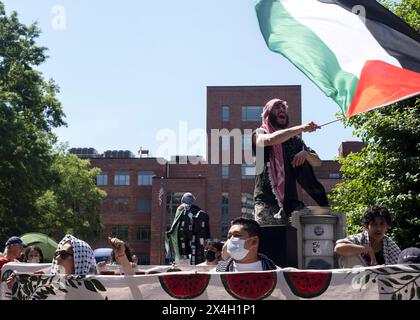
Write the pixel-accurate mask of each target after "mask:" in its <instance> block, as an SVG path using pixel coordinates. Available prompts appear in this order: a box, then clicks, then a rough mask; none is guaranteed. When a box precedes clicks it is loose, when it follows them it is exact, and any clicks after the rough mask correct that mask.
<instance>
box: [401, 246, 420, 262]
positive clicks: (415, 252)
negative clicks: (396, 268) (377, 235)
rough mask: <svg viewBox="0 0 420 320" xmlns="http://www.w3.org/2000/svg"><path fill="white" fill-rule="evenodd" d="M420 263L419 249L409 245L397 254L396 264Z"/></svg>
mask: <svg viewBox="0 0 420 320" xmlns="http://www.w3.org/2000/svg"><path fill="white" fill-rule="evenodd" d="M407 263H420V249H419V248H416V247H411V248H407V249H404V250H403V251H401V253H400V254H399V255H398V264H407Z"/></svg>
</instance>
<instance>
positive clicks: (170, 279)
mask: <svg viewBox="0 0 420 320" xmlns="http://www.w3.org/2000/svg"><path fill="white" fill-rule="evenodd" d="M209 280H210V275H209V274H199V273H194V274H172V275H165V276H160V277H159V281H160V284H161V285H162V288H163V290H165V291H166V293H167V294H169V295H170V296H171V297H173V298H176V299H193V298H195V297H198V296H199V295H201V294H202V293H203V292H204V290H206V288H207V285H208V284H209Z"/></svg>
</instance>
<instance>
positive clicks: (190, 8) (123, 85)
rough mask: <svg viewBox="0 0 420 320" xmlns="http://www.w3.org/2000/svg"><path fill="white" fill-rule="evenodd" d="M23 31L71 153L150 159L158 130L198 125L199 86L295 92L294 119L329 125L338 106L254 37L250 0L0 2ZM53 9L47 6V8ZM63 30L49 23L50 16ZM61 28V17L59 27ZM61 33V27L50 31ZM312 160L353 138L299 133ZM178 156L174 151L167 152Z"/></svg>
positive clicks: (338, 131) (338, 132)
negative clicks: (40, 55)
mask: <svg viewBox="0 0 420 320" xmlns="http://www.w3.org/2000/svg"><path fill="white" fill-rule="evenodd" d="M1 1H2V2H3V3H4V4H5V6H6V11H7V12H8V13H10V12H11V11H12V10H16V11H17V12H18V14H19V17H20V20H21V21H22V22H24V23H26V24H28V23H31V22H34V21H38V23H39V27H40V28H41V30H42V34H41V37H40V39H39V42H38V43H39V44H40V45H43V46H46V47H48V48H49V50H48V55H49V56H50V58H49V59H48V61H47V62H46V63H45V64H43V65H42V66H41V71H42V72H43V73H44V76H45V78H53V79H54V80H55V81H56V82H57V83H58V84H59V86H60V88H61V92H60V93H59V95H58V98H59V99H60V101H61V102H62V106H63V110H64V112H65V114H66V116H67V117H66V121H67V123H68V126H67V127H63V128H59V129H57V130H55V132H56V133H57V135H58V137H59V140H60V141H61V142H68V143H69V146H70V147H94V148H95V149H97V150H98V151H99V152H104V151H106V150H114V149H115V150H131V151H132V152H134V153H136V151H137V150H138V149H139V147H140V146H143V147H144V148H147V149H150V151H151V154H152V155H153V156H159V155H160V154H157V153H156V151H157V150H158V147H159V145H161V143H162V142H159V141H157V139H156V135H157V133H158V131H159V130H160V129H165V128H166V129H169V130H172V131H174V133H176V134H177V133H178V131H179V129H178V128H179V122H180V121H187V123H188V129H189V130H192V129H197V128H201V129H203V130H205V127H206V86H231V85H235V86H236V85H296V84H300V85H302V103H303V104H302V120H303V122H308V121H311V120H313V121H315V122H317V123H318V124H322V123H325V122H328V121H331V120H334V119H335V113H336V112H337V111H338V110H339V108H338V106H337V105H336V104H335V103H334V102H333V101H332V100H331V99H329V98H327V97H326V96H325V95H324V94H323V93H322V92H321V91H320V90H319V89H318V88H317V87H316V86H315V85H314V84H313V83H312V82H310V81H309V80H308V79H307V78H306V77H305V76H304V75H303V74H302V73H301V72H300V71H298V70H297V69H296V68H295V67H294V66H293V65H292V64H290V63H289V62H288V61H287V60H286V59H285V58H283V57H282V56H280V55H278V54H275V53H273V52H271V51H269V49H268V48H267V46H266V45H265V42H264V40H263V37H262V36H261V34H260V30H259V27H258V21H257V18H256V14H255V10H254V0H211V1H210V0H208V1H204V0H201V1H197V0H195V1H193V0H182V1H170V0H161V1H144V0H120V1H106V0H101V1H99V0H89V1H86V0H54V1H50V0H37V1H33V0H1ZM57 5H58V6H60V7H56V6H57ZM54 8H55V9H56V10H57V8H58V9H59V10H62V9H64V10H65V11H60V13H61V14H62V13H65V28H64V29H60V28H57V27H53V25H54V23H55V26H57V22H58V23H59V22H60V21H59V20H57V17H58V11H54ZM61 23H63V20H61ZM58 26H63V24H61V25H60V24H58ZM303 139H304V140H305V142H306V143H307V144H308V145H309V146H311V147H312V148H313V149H315V150H316V151H317V153H318V154H319V155H320V157H321V159H323V160H328V159H333V158H334V157H336V156H337V154H338V147H339V145H340V143H341V142H342V141H349V140H357V139H356V138H355V137H353V136H352V130H351V128H344V127H343V125H342V124H341V123H340V122H337V123H334V124H331V125H328V126H326V127H324V128H323V129H322V130H320V131H317V132H315V133H310V134H309V133H305V134H303ZM176 151H178V152H177V153H183V154H185V152H182V151H183V150H176Z"/></svg>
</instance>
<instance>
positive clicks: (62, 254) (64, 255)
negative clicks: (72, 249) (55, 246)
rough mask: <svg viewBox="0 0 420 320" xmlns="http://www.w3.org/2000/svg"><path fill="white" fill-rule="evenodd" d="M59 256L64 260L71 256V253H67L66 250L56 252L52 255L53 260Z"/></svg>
mask: <svg viewBox="0 0 420 320" xmlns="http://www.w3.org/2000/svg"><path fill="white" fill-rule="evenodd" d="M58 256H60V257H61V258H62V259H66V258H67V257H68V256H73V254H72V253H69V252H67V251H66V250H58V251H56V252H55V253H54V258H57V257H58Z"/></svg>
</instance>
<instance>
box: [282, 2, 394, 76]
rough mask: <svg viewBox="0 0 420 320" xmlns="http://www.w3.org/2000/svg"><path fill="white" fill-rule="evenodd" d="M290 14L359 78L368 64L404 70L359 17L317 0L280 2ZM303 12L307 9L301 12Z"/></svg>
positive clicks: (342, 65)
mask: <svg viewBox="0 0 420 320" xmlns="http://www.w3.org/2000/svg"><path fill="white" fill-rule="evenodd" d="M279 2H280V3H281V4H282V5H283V6H284V7H285V9H286V10H287V11H288V12H289V14H290V15H291V16H292V17H293V18H294V19H295V20H296V21H298V22H299V23H301V24H302V25H304V26H306V27H307V28H309V29H311V30H312V31H313V32H314V33H315V34H316V35H317V36H318V37H319V38H320V39H321V40H322V41H323V42H324V43H325V44H326V45H327V46H328V47H329V48H330V50H332V51H333V52H334V54H335V55H336V57H337V60H338V62H339V64H340V67H341V68H342V69H343V70H345V71H347V72H350V73H352V74H354V75H355V76H357V77H358V78H360V73H361V70H362V69H363V66H364V64H365V62H366V61H367V60H381V61H384V62H387V63H389V64H392V65H394V66H397V67H401V65H400V63H399V61H398V60H397V59H395V58H394V57H392V56H390V55H389V54H388V53H387V52H386V51H385V49H384V48H382V47H381V45H380V44H379V43H378V42H377V41H376V39H375V37H374V36H373V35H372V34H371V33H370V32H369V30H368V29H367V27H366V25H365V24H364V23H363V21H362V20H361V19H360V18H359V16H357V15H356V14H352V13H350V12H349V11H347V10H345V9H344V8H341V7H340V6H339V5H335V4H328V3H322V2H319V1H317V0H279ZM302 8H305V9H304V10H302Z"/></svg>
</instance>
